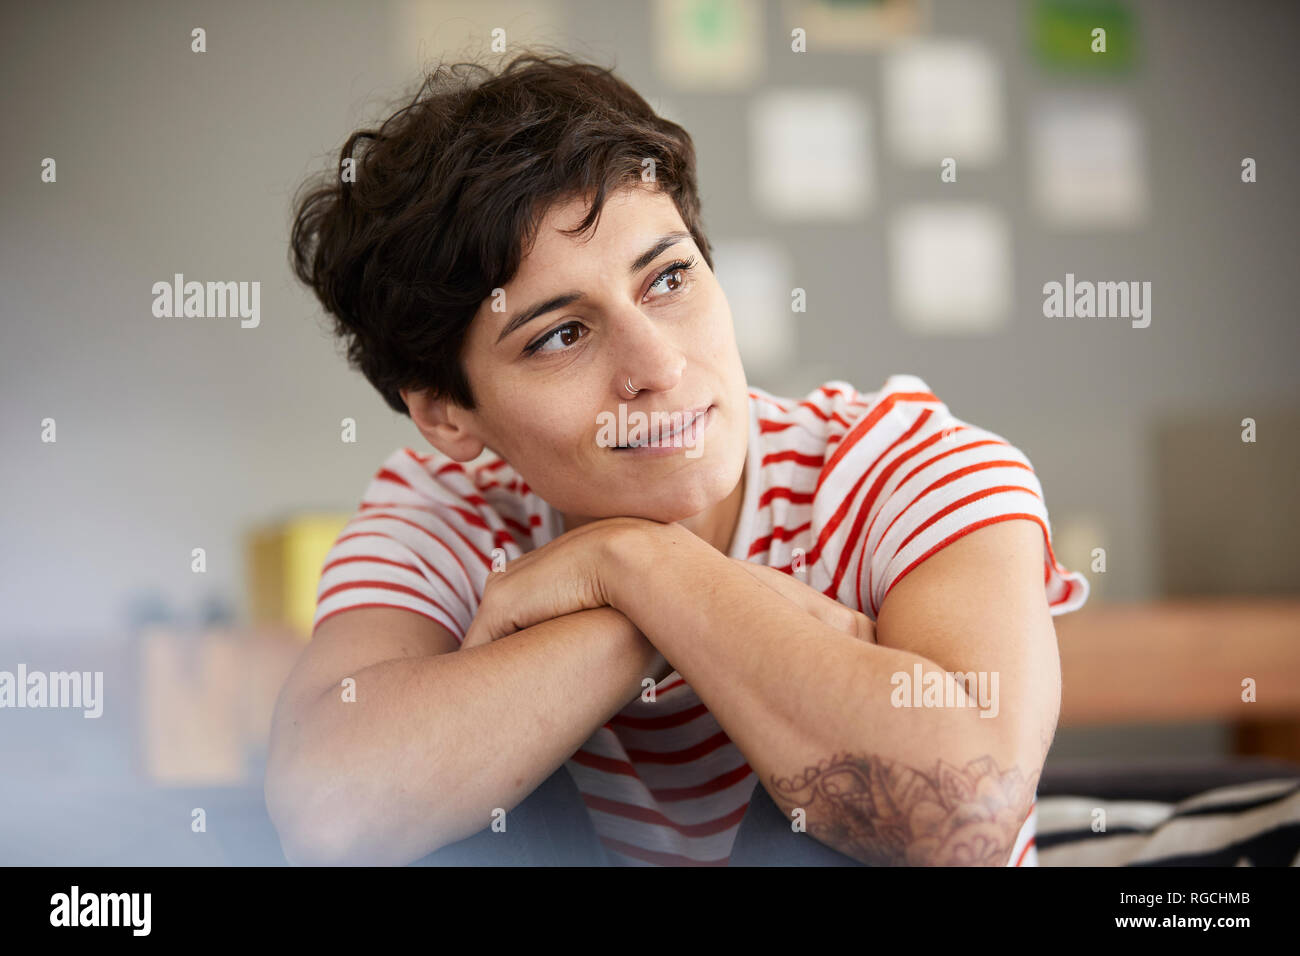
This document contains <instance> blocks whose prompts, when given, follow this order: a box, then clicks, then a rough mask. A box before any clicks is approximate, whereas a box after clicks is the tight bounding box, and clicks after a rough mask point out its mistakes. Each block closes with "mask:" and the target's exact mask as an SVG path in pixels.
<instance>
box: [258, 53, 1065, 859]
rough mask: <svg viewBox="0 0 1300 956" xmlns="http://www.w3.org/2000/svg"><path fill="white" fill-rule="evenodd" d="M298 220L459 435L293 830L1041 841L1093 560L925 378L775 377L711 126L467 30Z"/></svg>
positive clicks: (357, 564)
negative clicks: (822, 380)
mask: <svg viewBox="0 0 1300 956" xmlns="http://www.w3.org/2000/svg"><path fill="white" fill-rule="evenodd" d="M361 147H364V148H361ZM353 161H354V162H353ZM292 252H293V264H294V268H295V271H296V273H297V274H298V276H299V277H300V278H301V279H302V280H303V281H305V282H306V283H308V284H309V285H310V286H311V288H312V289H313V290H314V291H315V293H316V295H317V296H318V297H319V299H320V301H321V302H322V304H323V305H324V307H325V308H326V309H327V310H328V311H329V312H330V313H331V314H332V315H333V316H334V318H335V323H336V326H335V327H336V331H337V333H338V334H339V336H340V337H341V338H342V339H343V340H344V341H346V342H347V345H348V356H349V359H350V360H351V362H352V364H353V365H354V366H355V367H357V368H359V369H360V370H361V371H362V372H363V373H364V374H365V376H366V377H367V378H368V379H369V381H370V382H371V383H372V384H373V385H374V386H375V388H376V389H378V391H379V392H380V394H381V395H382V396H383V397H384V399H385V401H387V403H388V404H389V406H390V407H391V408H393V409H394V410H395V411H398V412H401V413H403V414H406V415H409V417H410V418H411V419H412V421H413V422H414V424H415V425H416V427H417V428H418V429H419V431H420V433H421V434H422V435H423V436H424V439H425V440H426V441H427V443H428V445H429V446H430V448H429V449H423V450H416V449H412V448H402V449H398V450H397V451H396V452H394V454H393V455H392V456H391V457H389V458H388V460H387V461H385V462H384V463H383V464H382V466H381V467H380V469H379V470H378V472H377V473H376V475H375V477H374V480H373V481H372V482H371V484H370V486H369V488H368V489H367V491H366V493H365V497H364V499H363V501H362V504H361V506H360V508H359V509H358V512H357V514H356V516H355V518H354V519H353V520H352V521H351V522H350V523H349V525H348V527H347V528H346V529H345V530H344V532H343V533H342V534H341V535H340V536H339V538H338V541H337V542H336V544H335V546H334V548H333V550H332V551H331V552H330V554H329V556H328V558H327V559H326V562H325V565H324V569H323V574H322V578H321V582H320V590H319V594H318V608H317V614H316V626H315V631H314V634H313V639H312V642H311V644H310V645H309V647H308V649H307V651H306V652H305V653H304V655H303V658H302V660H301V662H300V664H299V665H298V667H297V669H296V670H295V672H294V674H293V675H292V677H291V678H290V680H289V682H288V683H287V685H286V687H285V689H284V691H283V693H282V694H281V699H280V702H279V704H278V706H277V712H276V720H275V726H274V729H273V734H272V743H271V755H270V763H269V768H268V774H267V784H266V788H267V799H268V806H269V808H270V811H271V815H272V819H273V820H274V822H275V824H276V826H277V828H278V830H279V832H280V835H281V841H282V844H283V846H284V848H285V852H286V854H287V856H288V857H289V858H290V859H291V860H292V861H294V862H307V863H311V862H320V863H340V862H357V863H409V862H413V861H416V860H424V861H425V862H429V863H458V862H536V863H551V864H554V863H566V862H577V863H591V864H604V863H610V864H614V865H644V864H661V865H677V864H702V865H726V864H728V863H732V864H739V863H759V864H761V863H830V864H835V865H853V864H854V863H864V864H879V865H889V864H921V865H948V864H985V865H1024V864H1027V863H1028V864H1032V863H1033V862H1034V854H1033V846H1032V844H1033V823H1034V820H1033V812H1032V811H1033V806H1034V794H1035V785H1036V782H1037V777H1038V773H1039V771H1040V769H1041V767H1042V762H1043V759H1044V757H1045V756H1046V752H1047V749H1048V747H1049V746H1050V742H1051V738H1052V734H1053V731H1054V728H1055V722H1056V716H1057V713H1058V710H1059V700H1060V672H1059V660H1058V658H1057V652H1056V643H1055V632H1054V630H1053V627H1052V614H1054V613H1060V612H1062V611H1067V610H1073V609H1074V608H1077V607H1079V606H1080V605H1081V604H1082V603H1083V602H1084V600H1085V599H1086V597H1087V592H1088V586H1087V582H1086V580H1085V579H1084V578H1083V577H1082V576H1081V575H1078V574H1075V573H1071V572H1068V571H1066V570H1065V569H1064V568H1062V567H1061V566H1060V565H1058V564H1057V563H1056V561H1055V558H1054V557H1053V555H1052V552H1051V541H1050V528H1049V524H1048V519H1047V512H1046V507H1045V504H1044V502H1043V499H1042V489H1041V487H1040V486H1039V485H1038V482H1037V480H1036V478H1035V477H1034V473H1033V470H1032V468H1031V467H1030V465H1029V462H1028V460H1027V459H1026V458H1025V456H1024V455H1023V454H1022V453H1021V452H1019V451H1018V450H1017V449H1015V448H1014V447H1012V446H1011V445H1009V444H1008V443H1007V442H1005V441H1004V440H1003V439H1002V438H1000V437H999V436H997V435H995V434H993V433H991V432H987V431H984V430H983V429H980V428H977V427H975V426H972V425H970V424H967V423H965V422H962V421H960V420H958V419H956V418H954V417H953V416H952V415H951V414H950V413H949V412H948V409H947V407H946V406H945V405H944V404H943V403H942V402H941V401H940V400H939V399H938V398H937V397H935V396H934V395H933V394H932V393H931V392H930V390H929V388H928V387H927V386H926V384H925V383H924V382H923V381H922V380H921V379H919V378H916V377H914V376H911V375H894V376H891V377H890V378H889V379H888V380H887V381H886V382H885V383H884V386H883V387H882V388H879V389H877V390H876V391H874V392H867V393H863V392H859V391H858V390H857V389H856V388H854V387H853V386H852V385H850V384H849V383H847V382H843V381H831V382H827V383H826V384H824V385H823V386H821V387H820V388H819V389H817V390H815V391H813V392H812V393H810V394H809V395H807V396H806V397H804V398H803V399H801V400H800V399H790V398H782V397H778V396H774V395H771V394H769V393H767V392H765V391H763V390H762V389H758V388H755V387H750V386H749V385H748V384H747V382H746V380H745V374H744V369H743V367H742V365H741V361H740V356H739V353H738V350H737V347H736V340H735V335H734V331H733V324H732V323H733V317H732V315H731V312H730V309H729V307H728V304H727V300H726V297H725V296H724V295H723V293H722V290H721V288H720V286H719V285H718V282H717V280H716V278H715V277H714V275H713V260H712V256H711V251H710V246H709V242H708V239H707V238H706V236H705V234H704V232H703V228H702V226H701V222H700V203H699V198H698V195H697V189H696V178H695V156H694V148H693V145H692V141H691V139H690V137H689V135H688V134H687V133H686V132H685V130H683V129H682V128H681V127H679V126H677V125H676V124H674V123H670V122H668V121H666V120H663V119H661V118H659V117H658V116H656V115H655V114H654V113H653V111H652V110H651V109H650V108H649V107H648V106H647V104H646V103H645V101H644V100H643V99H642V98H641V97H640V96H639V95H638V94H637V93H636V92H634V91H633V90H632V89H631V88H630V87H628V86H627V85H626V84H624V83H623V82H622V81H620V80H619V79H618V78H617V77H616V76H614V75H613V74H612V73H611V72H610V71H609V70H607V69H604V68H601V67H597V66H593V65H589V64H584V63H581V62H578V61H575V60H573V59H572V58H570V57H567V56H564V55H555V56H538V55H534V54H524V55H522V56H519V57H517V58H516V59H514V60H513V61H511V62H510V63H509V64H507V65H506V66H505V67H504V68H503V69H502V70H501V71H500V72H499V73H495V74H494V73H492V72H491V71H489V70H486V69H484V68H482V67H477V66H471V65H468V64H460V65H457V66H454V67H451V68H443V69H439V70H438V71H437V72H436V73H435V74H433V75H432V76H431V77H430V78H429V80H428V82H427V83H426V86H425V88H424V89H423V90H422V91H421V92H420V94H419V95H417V96H416V97H415V98H414V99H413V101H412V102H411V103H410V104H409V105H408V106H407V107H406V108H405V109H403V110H400V111H398V112H397V113H396V114H394V115H393V116H392V117H390V118H389V119H388V120H387V121H386V122H385V123H384V124H383V125H382V127H381V128H380V129H378V130H371V131H361V132H358V133H355V134H353V136H352V137H351V138H350V139H349V140H348V142H347V144H346V145H345V146H344V148H343V151H342V157H341V162H340V175H333V174H331V176H330V177H329V178H328V179H327V180H326V181H323V182H320V183H317V184H314V185H313V186H312V187H311V188H310V189H309V190H308V191H306V192H305V194H304V195H303V196H302V197H301V199H300V201H299V203H298V206H297V210H296V220H295V224H294V230H293V238H292ZM742 320H743V317H742ZM886 598H888V600H886ZM742 819H743V825H742ZM435 851H436V852H435ZM429 854H432V856H430V855H429Z"/></svg>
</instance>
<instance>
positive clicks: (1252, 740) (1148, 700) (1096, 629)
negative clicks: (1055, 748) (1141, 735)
mask: <svg viewBox="0 0 1300 956" xmlns="http://www.w3.org/2000/svg"><path fill="white" fill-rule="evenodd" d="M1055 623H1056V633H1057V637H1058V638H1059V644H1060V649H1061V674H1062V691H1061V694H1062V697H1061V719H1060V724H1059V726H1061V727H1082V726H1097V725H1104V724H1136V723H1182V722H1190V721H1209V720H1222V721H1226V722H1229V723H1231V724H1232V725H1233V726H1234V728H1235V731H1234V733H1235V741H1236V752H1237V753H1239V754H1244V755H1263V756H1272V757H1281V758H1284V759H1288V760H1293V761H1297V762H1300V599H1296V598H1262V597H1238V598H1196V599H1190V598H1188V599H1177V600H1168V601H1156V602H1142V603H1137V604H1112V605H1104V604H1103V605H1097V606H1095V607H1088V606H1085V607H1083V608H1081V609H1080V610H1078V611H1076V612H1073V613H1071V614H1063V615H1061V616H1060V617H1058V618H1056V619H1055ZM1247 678H1251V679H1253V681H1254V697H1255V700H1254V702H1247V701H1245V700H1243V699H1242V697H1243V694H1244V693H1245V687H1244V686H1243V681H1244V680H1246V679H1247Z"/></svg>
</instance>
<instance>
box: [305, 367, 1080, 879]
mask: <svg viewBox="0 0 1300 956" xmlns="http://www.w3.org/2000/svg"><path fill="white" fill-rule="evenodd" d="M749 410H750V432H749V448H748V459H747V465H746V469H745V489H744V501H743V504H742V506H741V512H740V518H739V522H738V524H737V528H736V531H735V536H734V540H733V542H732V546H731V551H730V555H731V556H732V557H737V558H744V559H746V560H749V561H754V562H758V563H762V564H766V565H770V566H772V567H776V568H780V569H782V570H784V571H786V572H787V573H791V571H792V564H793V561H794V560H795V552H794V549H796V548H800V549H802V554H803V558H802V572H803V575H804V577H803V579H804V580H805V581H806V582H807V583H808V584H809V585H811V586H813V587H816V588H817V589H818V590H821V591H822V592H823V593H826V594H829V595H831V596H833V597H835V598H836V600H838V601H840V602H841V603H843V604H846V605H849V606H851V607H854V608H856V609H858V610H861V611H863V612H864V613H866V614H867V615H868V616H869V617H870V618H871V619H872V620H875V618H876V613H877V610H878V609H879V607H880V605H881V602H882V601H883V600H884V598H885V595H886V594H888V593H889V589H890V588H891V587H893V586H894V584H895V583H896V582H898V581H899V580H900V579H901V578H902V577H903V576H904V575H906V574H907V573H908V572H909V571H910V570H911V569H912V568H914V567H916V566H917V565H918V564H920V563H921V562H922V561H924V560H925V559H926V558H927V557H929V556H930V555H931V554H933V553H934V552H936V551H938V550H939V549H940V548H942V547H944V546H945V545H947V544H949V543H951V542H952V541H954V540H956V539H957V538H960V537H961V536H962V535H964V534H966V533H968V532H970V531H974V530H975V529H977V528H979V527H982V526H984V525H988V524H991V523H993V522H997V521H1003V520H1008V519H1012V518H1028V519H1031V520H1034V521H1036V522H1038V524H1039V525H1040V526H1041V527H1042V529H1043V581H1044V586H1045V589H1046V596H1047V601H1048V604H1049V607H1050V610H1051V613H1052V614H1053V615H1056V614H1062V613H1064V612H1066V611H1073V610H1075V609H1077V608H1079V607H1081V606H1082V605H1083V603H1084V601H1086V600H1087V597H1088V591H1089V587H1088V581H1087V579H1086V578H1084V577H1083V575H1081V574H1079V573H1077V572H1071V571H1067V570H1066V569H1065V568H1064V567H1062V566H1061V565H1060V564H1058V563H1057V561H1056V558H1055V556H1054V555H1053V553H1052V546H1051V526H1050V524H1049V522H1048V517H1047V508H1046V505H1045V503H1044V500H1043V491H1042V487H1041V486H1040V485H1039V483H1038V480H1037V478H1036V477H1035V475H1034V472H1033V469H1032V467H1031V466H1030V463H1029V460H1028V459H1027V458H1026V457H1025V455H1024V454H1023V453H1022V452H1021V451H1019V450H1018V449H1017V448H1015V447H1014V446H1012V445H1010V444H1009V443H1008V442H1007V441H1006V440H1004V439H1003V438H1001V437H1000V436H998V435H995V434H993V433H992V432H989V431H986V430H984V429H982V428H979V427H978V426H975V425H970V424H967V423H966V422H963V421H960V420H959V419H957V418H954V417H953V416H952V415H951V414H950V413H949V411H948V408H947V406H945V405H944V404H943V402H941V401H940V400H939V399H938V398H936V397H935V396H934V395H933V394H932V393H931V392H930V389H929V387H928V386H927V385H926V384H925V383H924V382H923V381H921V380H920V379H919V378H917V377H915V376H912V375H893V376H890V377H889V378H888V379H887V381H886V382H885V384H884V386H883V387H882V388H881V389H880V390H878V391H876V392H872V393H860V392H858V391H857V390H855V389H854V388H853V386H851V385H849V384H848V383H847V382H842V381H838V380H837V381H830V382H827V383H826V384H824V385H822V386H820V387H819V388H818V389H816V390H815V391H813V392H811V393H809V394H808V395H807V396H806V397H804V398H803V399H787V398H779V397H776V396H773V395H770V394H769V393H767V392H766V391H764V390H762V389H759V388H756V387H752V386H751V387H750V389H749ZM560 532H561V529H560V518H559V515H558V513H557V512H555V511H554V510H553V509H552V508H551V507H550V506H549V505H548V504H546V502H544V501H542V500H541V499H540V498H538V497H537V495H535V494H534V493H533V492H532V491H531V490H530V489H529V487H528V484H527V483H526V482H524V481H523V480H521V478H520V477H519V476H518V475H517V474H516V473H515V472H514V471H513V469H512V468H511V467H510V466H509V465H508V464H507V463H506V462H504V461H503V460H501V459H500V458H499V457H497V456H495V455H493V454H492V453H491V452H490V451H489V452H485V454H484V456H482V457H480V458H479V459H476V460H475V461H474V462H469V463H465V464H462V463H458V462H455V461H452V460H451V459H449V458H447V457H446V456H444V455H442V454H440V453H436V452H435V453H424V454H422V453H418V452H415V451H413V450H411V449H409V448H401V449H398V450H397V451H396V452H394V453H393V454H392V455H391V456H390V457H389V458H388V460H387V461H385V462H384V464H383V466H382V468H381V469H380V470H379V472H378V473H377V474H376V475H375V477H374V479H373V480H372V481H371V483H370V486H369V487H368V488H367V489H366V492H365V496H364V498H363V499H362V502H361V505H360V508H359V510H358V513H357V514H356V516H355V517H354V518H353V520H352V521H351V522H349V524H348V525H347V527H346V528H345V529H344V530H343V532H342V533H341V534H340V536H339V538H338V540H337V541H336V543H335V545H334V547H333V549H332V550H331V551H330V553H329V555H328V556H327V557H326V560H325V564H324V568H323V573H322V576H321V581H320V587H319V591H318V597H317V609H316V618H315V621H316V623H317V624H319V623H320V622H321V621H323V620H325V619H326V618H327V617H329V616H330V615H332V614H335V613H337V612H339V611H342V610H344V609H347V608H355V607H365V606H389V607H399V608H405V609H407V610H411V611H414V612H415V613H417V614H422V615H424V616H426V617H429V618H431V619H432V620H434V621H437V622H438V623H440V624H442V625H443V626H444V627H446V628H447V629H448V630H449V631H451V632H452V633H453V634H455V635H456V636H457V638H458V639H463V638H464V635H465V633H466V631H467V630H468V628H469V626H470V623H471V621H472V620H473V618H474V613H475V611H476V609H477V607H478V602H479V599H480V597H481V596H482V594H483V589H484V584H485V582H486V580H487V577H488V575H489V574H490V573H491V570H492V557H491V554H492V550H493V548H498V547H499V548H501V549H502V550H503V551H504V552H505V555H506V558H507V560H509V559H510V558H514V557H518V556H519V555H521V554H523V553H525V552H527V551H530V550H532V549H534V548H537V547H541V546H542V545H544V544H546V543H547V542H548V541H550V540H552V539H553V538H554V537H556V536H557V535H558V534H559V533H560ZM565 766H566V767H567V768H568V769H569V772H570V773H571V774H572V775H573V779H574V781H575V782H576V783H577V785H578V789H579V790H580V791H581V792H582V794H583V799H584V800H585V802H586V804H587V808H588V811H589V812H590V814H591V817H592V822H593V823H594V824H595V828H596V831H597V833H598V834H599V835H600V838H601V842H602V843H603V845H604V847H605V850H606V853H607V855H608V856H609V858H610V860H611V862H613V863H614V864H615V865H624V866H640V865H670V866H671V865H691V866H700V865H703V866H725V865H727V862H728V859H729V857H730V854H731V848H732V845H733V843H734V842H735V837H736V831H737V829H738V828H739V825H740V820H741V818H742V817H743V816H744V814H745V810H746V808H747V807H748V806H749V800H750V796H751V795H752V793H753V790H754V787H755V786H756V785H758V783H757V777H756V776H755V774H754V772H753V771H752V770H751V769H750V767H749V765H748V764H747V763H746V761H745V758H744V756H743V755H742V754H741V752H740V751H739V750H738V749H737V748H736V746H735V744H733V743H732V742H731V740H730V738H729V737H728V736H727V734H726V733H725V732H724V731H723V729H722V727H721V726H720V725H719V724H718V722H717V721H716V720H715V719H714V718H713V716H712V714H711V713H710V712H709V710H708V708H707V707H706V706H705V704H704V703H703V701H701V700H700V698H699V697H698V696H696V694H695V692H694V691H693V690H692V688H691V687H690V685H688V684H687V683H686V682H685V681H684V680H683V679H682V676H681V675H680V674H678V673H676V672H674V673H673V674H670V675H669V676H668V677H667V678H665V679H664V680H663V681H661V682H660V683H659V684H658V686H657V687H656V690H655V702H654V703H649V702H643V701H642V700H641V698H640V697H639V696H638V697H637V698H636V699H634V700H633V701H631V702H630V703H629V704H628V705H627V706H626V707H625V708H624V709H623V710H622V711H620V712H619V713H618V714H617V715H616V716H615V717H614V718H612V719H611V720H610V721H609V722H608V723H606V724H605V725H604V726H603V727H601V728H600V729H598V730H597V731H596V732H595V733H594V734H592V736H591V737H590V738H589V739H588V740H587V742H586V743H584V744H583V746H582V747H581V749H579V750H578V752H577V753H575V754H574V755H573V756H572V758H570V759H569V760H568V761H567V762H566V764H565ZM1036 818H1037V801H1035V805H1034V807H1033V808H1032V809H1031V810H1030V813H1029V816H1028V817H1027V818H1026V820H1025V823H1024V825H1023V826H1022V827H1021V830H1020V833H1019V835H1018V836H1017V839H1016V843H1015V846H1014V848H1013V850H1012V854H1011V860H1010V863H1009V865H1012V866H1034V865H1037V852H1036V851H1035V849H1034V832H1035V824H1036V822H1037V821H1036Z"/></svg>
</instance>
